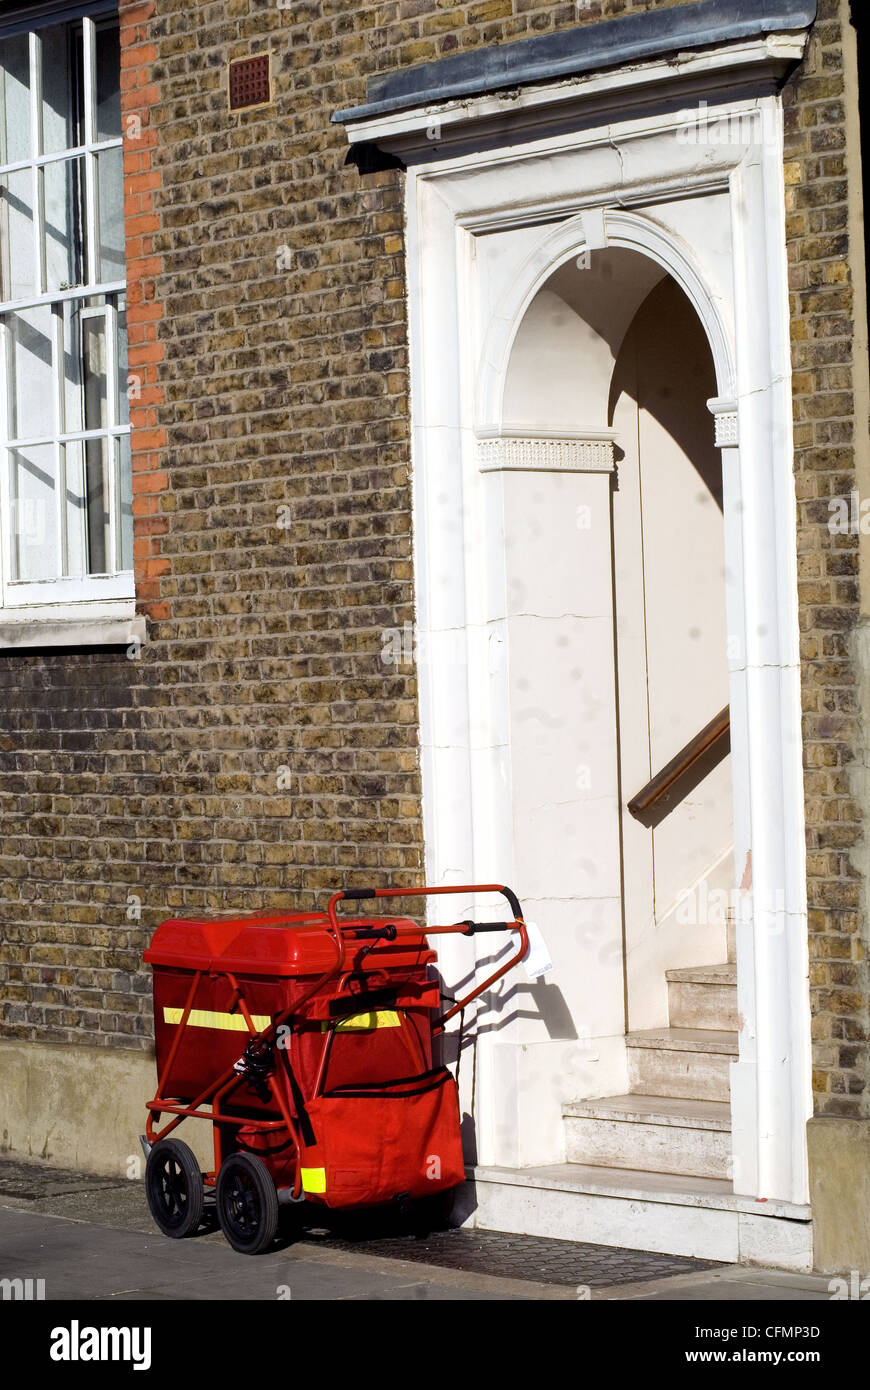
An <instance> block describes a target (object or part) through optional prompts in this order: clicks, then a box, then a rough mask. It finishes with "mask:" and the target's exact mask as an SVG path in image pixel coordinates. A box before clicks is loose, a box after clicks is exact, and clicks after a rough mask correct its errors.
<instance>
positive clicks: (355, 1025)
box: [320, 1009, 402, 1033]
mask: <svg viewBox="0 0 870 1390" xmlns="http://www.w3.org/2000/svg"><path fill="white" fill-rule="evenodd" d="M330 1026H331V1025H330V1024H329V1023H321V1025H320V1031H321V1033H325V1032H326V1030H327V1029H328V1028H329V1027H330ZM401 1026H402V1020H401V1019H400V1018H399V1015H398V1014H397V1013H396V1011H395V1009H377V1010H375V1011H374V1012H372V1013H366V1014H351V1016H350V1017H349V1018H342V1019H340V1020H339V1022H338V1023H337V1024H336V1025H335V1031H336V1033H356V1032H360V1033H365V1032H372V1031H373V1030H374V1029H375V1028H401Z"/></svg>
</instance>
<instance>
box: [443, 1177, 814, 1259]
mask: <svg viewBox="0 0 870 1390" xmlns="http://www.w3.org/2000/svg"><path fill="white" fill-rule="evenodd" d="M469 1177H470V1178H471V1181H470V1182H469V1183H467V1184H466V1185H465V1186H463V1187H460V1188H458V1189H457V1197H456V1211H455V1218H454V1219H455V1220H456V1221H457V1222H464V1223H467V1224H468V1225H473V1226H476V1227H477V1228H478V1229H479V1230H484V1231H487V1230H488V1231H516V1232H518V1233H519V1234H521V1235H530V1236H553V1237H555V1238H556V1239H557V1240H582V1241H588V1242H590V1243H591V1244H593V1245H615V1246H622V1247H624V1248H626V1249H629V1250H656V1251H662V1252H665V1253H668V1254H672V1255H692V1256H694V1257H695V1258H699V1259H707V1260H722V1261H724V1262H726V1263H728V1264H737V1263H738V1262H740V1263H745V1264H756V1265H771V1266H773V1267H774V1268H779V1269H791V1270H794V1271H804V1270H810V1269H812V1259H813V1257H812V1222H811V1220H810V1209H809V1207H808V1206H792V1205H791V1204H790V1203H788V1202H782V1201H778V1200H775V1199H773V1198H771V1199H770V1200H769V1201H766V1202H759V1201H758V1199H757V1198H756V1197H742V1196H739V1195H737V1194H736V1193H735V1192H734V1191H733V1188H732V1185H731V1183H730V1182H728V1181H727V1180H725V1179H723V1178H686V1177H674V1176H672V1175H671V1174H667V1173H643V1172H633V1171H631V1170H630V1169H627V1168H600V1167H596V1166H594V1165H591V1164H581V1163H562V1164H553V1165H552V1166H548V1167H541V1168H495V1167H492V1168H488V1167H478V1168H475V1169H474V1170H472V1171H471V1172H470V1173H469Z"/></svg>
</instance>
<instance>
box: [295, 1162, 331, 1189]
mask: <svg viewBox="0 0 870 1390" xmlns="http://www.w3.org/2000/svg"><path fill="white" fill-rule="evenodd" d="M300 1171H301V1173H302V1191H303V1192H325V1191H326V1169H325V1168H302V1169H301V1170H300Z"/></svg>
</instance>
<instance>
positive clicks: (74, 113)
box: [41, 24, 84, 154]
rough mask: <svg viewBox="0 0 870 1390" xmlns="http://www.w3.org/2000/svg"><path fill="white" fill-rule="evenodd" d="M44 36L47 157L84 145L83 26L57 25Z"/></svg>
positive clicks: (43, 103)
mask: <svg viewBox="0 0 870 1390" xmlns="http://www.w3.org/2000/svg"><path fill="white" fill-rule="evenodd" d="M41 34H42V146H43V152H44V153H45V154H55V153H56V152H57V151H59V150H69V149H72V148H73V147H74V146H75V145H81V144H82V143H83V137H84V130H83V113H82V91H83V88H82V27H81V24H57V25H52V27H51V28H50V29H43V30H42V31H41Z"/></svg>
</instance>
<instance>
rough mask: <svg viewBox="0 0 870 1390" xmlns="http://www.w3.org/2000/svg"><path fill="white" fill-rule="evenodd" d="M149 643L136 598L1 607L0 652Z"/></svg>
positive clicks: (126, 645)
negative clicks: (37, 648)
mask: <svg viewBox="0 0 870 1390" xmlns="http://www.w3.org/2000/svg"><path fill="white" fill-rule="evenodd" d="M145 640H146V629H145V619H144V618H143V617H142V616H141V615H139V614H137V613H136V602H135V599H109V600H103V601H98V600H96V601H94V602H92V603H88V602H84V603H40V604H33V605H32V606H29V607H27V608H19V609H12V608H0V651H3V650H5V651H9V650H19V649H25V648H27V647H129V646H132V645H133V644H136V645H138V646H141V644H142V643H143V642H144V641H145Z"/></svg>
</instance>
